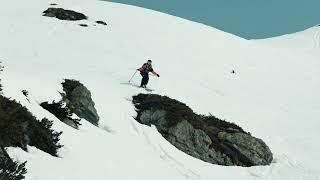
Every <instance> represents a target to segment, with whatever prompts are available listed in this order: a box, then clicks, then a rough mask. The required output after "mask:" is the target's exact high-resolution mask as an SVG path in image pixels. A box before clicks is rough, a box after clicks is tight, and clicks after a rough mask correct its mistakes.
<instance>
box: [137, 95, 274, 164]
mask: <svg viewBox="0 0 320 180" xmlns="http://www.w3.org/2000/svg"><path fill="white" fill-rule="evenodd" d="M133 103H134V105H135V107H136V109H137V112H138V116H137V117H136V120H137V121H138V122H140V123H142V124H146V125H149V126H150V125H155V126H156V127H157V129H158V131H159V132H160V133H161V134H162V136H163V137H164V138H165V139H167V140H168V141H169V142H170V143H171V144H173V145H174V146H175V147H177V148H178V149H180V150H181V151H183V152H185V153H187V154H189V155H191V156H193V157H195V158H198V159H201V160H203V161H206V162H209V163H212V164H219V165H226V166H230V165H238V166H255V165H268V164H270V163H271V161H272V153H271V151H270V149H269V148H268V146H267V145H266V144H265V143H264V142H263V141H262V140H260V139H258V138H255V137H253V136H251V135H250V134H249V133H247V132H245V131H243V129H242V128H240V127H239V126H237V125H235V124H233V123H228V122H226V121H223V120H220V119H218V118H215V117H214V116H203V115H197V114H195V113H194V112H193V111H192V110H191V109H190V108H189V107H187V106H186V105H185V104H183V103H181V102H178V101H176V100H173V99H170V98H168V97H165V96H159V95H152V94H149V95H146V94H139V95H137V96H134V97H133Z"/></svg>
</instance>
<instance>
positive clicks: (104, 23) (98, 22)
mask: <svg viewBox="0 0 320 180" xmlns="http://www.w3.org/2000/svg"><path fill="white" fill-rule="evenodd" d="M96 23H97V24H101V25H105V26H106V25H107V23H106V22H104V21H96Z"/></svg>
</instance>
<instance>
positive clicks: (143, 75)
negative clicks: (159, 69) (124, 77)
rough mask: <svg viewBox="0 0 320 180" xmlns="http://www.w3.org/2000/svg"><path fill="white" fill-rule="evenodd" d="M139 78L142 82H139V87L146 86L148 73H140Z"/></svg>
mask: <svg viewBox="0 0 320 180" xmlns="http://www.w3.org/2000/svg"><path fill="white" fill-rule="evenodd" d="M140 74H141V76H142V80H141V85H140V87H142V86H145V85H147V84H148V81H149V73H140Z"/></svg>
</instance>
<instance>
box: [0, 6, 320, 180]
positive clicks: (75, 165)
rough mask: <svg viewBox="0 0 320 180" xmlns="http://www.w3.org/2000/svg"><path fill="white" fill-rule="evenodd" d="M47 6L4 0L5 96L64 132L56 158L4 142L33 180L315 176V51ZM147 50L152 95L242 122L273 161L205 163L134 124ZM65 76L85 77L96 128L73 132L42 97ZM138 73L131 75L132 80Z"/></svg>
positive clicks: (165, 19)
mask: <svg viewBox="0 0 320 180" xmlns="http://www.w3.org/2000/svg"><path fill="white" fill-rule="evenodd" d="M50 3H52V1H48V0H32V1H19V2H16V1H4V2H2V3H1V7H0V9H1V10H0V22H1V28H0V39H1V43H0V60H1V61H3V63H4V66H5V69H4V72H3V73H2V74H1V79H2V83H3V85H4V94H5V95H6V96H8V97H12V98H14V99H16V100H18V101H20V102H21V104H23V105H25V106H26V107H27V108H28V109H29V110H30V111H31V112H32V113H33V114H35V115H36V116H37V117H38V118H42V117H48V118H49V119H51V120H54V128H55V129H56V130H57V131H63V132H64V133H63V134H62V137H61V138H62V139H61V143H62V144H63V145H64V147H63V148H62V149H61V150H60V151H59V156H60V158H55V157H52V156H50V155H48V154H46V153H43V152H41V151H40V150H38V149H36V148H34V147H29V152H24V151H22V150H20V149H16V148H10V149H9V152H10V155H11V156H13V157H14V158H15V159H17V160H20V161H25V160H27V161H28V163H27V169H28V174H27V179H28V180H71V179H77V180H82V179H83V180H87V179H92V180H104V179H112V180H119V179H121V180H122V179H132V180H141V179H154V180H156V179H159V180H160V179H175V180H180V179H195V180H198V179H199V180H209V179H219V180H229V179H238V180H251V179H252V180H253V179H272V180H284V179H290V180H298V179H299V180H301V179H307V180H316V179H320V168H319V166H318V165H317V164H318V163H317V162H316V160H320V155H319V153H318V152H319V151H320V144H318V141H319V138H320V133H319V132H318V127H319V125H320V123H319V115H320V96H318V95H317V94H316V93H317V92H319V91H320V83H319V75H320V68H319V67H320V61H319V57H320V55H319V54H318V53H309V52H308V51H304V50H300V49H301V48H300V47H298V49H299V50H290V49H289V50H288V49H285V48H280V46H281V45H279V47H276V46H275V45H277V44H280V43H282V42H288V39H287V38H283V37H280V38H277V39H276V40H272V39H271V40H270V41H272V42H270V41H269V42H262V41H246V40H244V39H242V38H239V37H236V36H233V35H230V34H227V33H224V32H222V31H219V30H216V29H213V28H211V27H207V26H204V25H201V24H198V23H194V22H190V21H186V20H183V19H180V18H176V17H173V16H169V15H165V14H162V13H158V12H154V11H150V10H146V9H142V8H137V7H133V6H127V5H121V4H116V3H108V2H102V1H96V0H57V1H55V3H57V4H58V7H63V8H67V9H72V10H77V11H80V12H82V13H85V14H86V15H87V16H89V20H88V21H81V22H66V21H60V20H57V19H54V18H48V17H42V16H41V13H42V12H43V11H44V10H45V9H47V8H48V7H49V4H50ZM95 20H106V21H107V23H108V26H107V27H106V26H101V25H97V26H93V24H94V21H95ZM80 23H86V24H88V25H89V27H87V28H85V27H80V26H79V25H78V24H80ZM300 35H303V36H307V37H308V38H312V37H309V36H310V34H309V32H308V31H306V32H301V33H298V34H294V35H292V37H299V36H300ZM307 40H308V39H307V38H306V39H304V38H299V39H297V41H294V42H290V44H294V43H296V44H300V43H301V44H303V43H306V41H307ZM310 48H312V52H316V51H317V50H319V49H318V47H317V46H314V47H310ZM148 58H151V59H152V60H153V62H154V68H155V69H156V70H157V71H158V73H159V74H160V76H161V77H160V78H155V77H151V79H150V83H149V86H150V87H151V88H153V89H155V91H154V93H157V94H161V95H168V96H169V97H171V98H175V99H178V100H180V101H182V102H184V103H186V104H187V105H189V106H190V107H191V108H192V109H193V110H194V111H196V112H197V113H202V114H208V113H212V114H214V115H216V116H218V117H219V118H222V119H227V120H228V121H232V122H235V123H237V124H239V125H240V126H242V127H243V128H244V129H245V130H248V131H250V132H252V134H253V135H254V136H256V137H259V138H262V139H263V140H265V142H266V143H267V144H268V145H269V146H270V148H271V150H272V152H273V153H274V161H273V163H272V164H271V165H270V166H264V167H251V168H242V167H223V166H218V165H212V164H208V163H205V162H202V161H200V160H198V159H195V158H192V157H190V156H188V155H186V154H184V153H182V152H180V151H179V150H177V149H176V148H175V147H173V146H172V145H170V144H169V143H168V142H167V141H166V140H165V139H164V138H162V136H161V135H160V134H159V133H158V132H157V131H156V129H155V128H154V127H151V128H150V127H146V126H144V125H141V124H139V123H137V122H136V121H135V120H134V119H133V118H132V116H135V115H136V113H135V110H134V107H133V105H132V104H131V102H130V99H131V97H132V95H135V94H138V93H146V92H145V91H144V90H142V89H138V88H135V87H131V86H128V85H125V84H124V83H126V82H127V81H128V79H129V78H130V76H131V75H132V74H133V73H134V71H135V69H136V68H138V67H139V66H141V65H142V63H144V62H145V61H146V59H148ZM232 70H235V72H236V74H231V73H230V72H231V71H232ZM63 78H74V79H78V80H80V81H81V82H82V83H83V84H85V85H86V86H87V87H88V88H89V89H90V90H91V92H92V95H93V100H94V101H95V103H96V108H97V110H98V113H99V115H100V118H101V119H100V128H97V127H95V126H92V125H91V124H90V123H87V122H85V121H82V123H83V125H82V126H81V128H80V130H74V129H72V128H70V127H68V126H66V125H65V124H63V123H61V122H60V121H59V120H57V119H56V118H55V117H54V116H52V115H51V114H49V113H48V112H47V111H45V110H43V109H42V108H41V107H40V106H39V105H38V104H39V103H41V102H43V101H51V100H54V99H55V100H58V99H59V98H60V97H59V93H58V91H59V90H61V87H60V82H62V79H63ZM139 81H140V77H139V76H136V77H135V78H134V82H135V83H137V84H138V83H139ZM23 89H26V90H28V91H29V92H30V94H31V95H30V98H31V103H29V102H28V101H27V100H26V99H25V97H24V96H23V95H22V93H21V90H23Z"/></svg>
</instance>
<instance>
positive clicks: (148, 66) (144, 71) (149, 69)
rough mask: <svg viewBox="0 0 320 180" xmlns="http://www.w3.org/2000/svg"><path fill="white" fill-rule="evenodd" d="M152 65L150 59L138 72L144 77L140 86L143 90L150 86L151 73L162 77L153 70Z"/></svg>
mask: <svg viewBox="0 0 320 180" xmlns="http://www.w3.org/2000/svg"><path fill="white" fill-rule="evenodd" d="M151 64H152V61H151V60H150V59H149V60H148V61H147V63H144V64H143V65H142V67H141V68H139V69H137V70H138V71H140V74H141V76H142V80H141V85H140V87H142V88H146V85H147V84H148V81H149V72H151V73H152V74H154V75H156V76H158V77H160V75H159V74H158V73H156V72H155V71H154V70H153V68H152V65H151Z"/></svg>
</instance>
